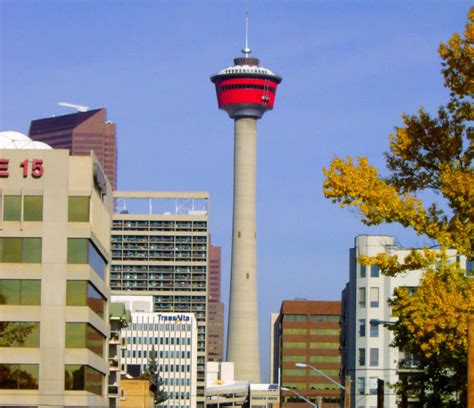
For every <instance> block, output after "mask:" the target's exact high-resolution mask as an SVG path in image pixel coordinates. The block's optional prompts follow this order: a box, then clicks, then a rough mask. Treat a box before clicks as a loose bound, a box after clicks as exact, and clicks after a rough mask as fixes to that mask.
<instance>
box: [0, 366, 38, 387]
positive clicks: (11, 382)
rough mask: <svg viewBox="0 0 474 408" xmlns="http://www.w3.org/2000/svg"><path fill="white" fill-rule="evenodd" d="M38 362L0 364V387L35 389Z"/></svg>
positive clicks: (36, 385)
mask: <svg viewBox="0 0 474 408" xmlns="http://www.w3.org/2000/svg"><path fill="white" fill-rule="evenodd" d="M38 377H39V365H38V364H0V389H2V390H37V389H38Z"/></svg>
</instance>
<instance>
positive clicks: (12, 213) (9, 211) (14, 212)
mask: <svg viewBox="0 0 474 408" xmlns="http://www.w3.org/2000/svg"><path fill="white" fill-rule="evenodd" d="M20 219H21V196H12V195H6V196H4V197H3V220H4V221H20Z"/></svg>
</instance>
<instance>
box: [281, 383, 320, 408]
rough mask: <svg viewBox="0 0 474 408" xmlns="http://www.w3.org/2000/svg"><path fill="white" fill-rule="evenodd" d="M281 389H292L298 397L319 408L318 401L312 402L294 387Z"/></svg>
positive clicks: (282, 388)
mask: <svg viewBox="0 0 474 408" xmlns="http://www.w3.org/2000/svg"><path fill="white" fill-rule="evenodd" d="M280 390H282V391H291V392H292V393H293V394H295V395H296V396H297V397H298V398H301V399H302V400H303V401H305V402H307V403H308V404H309V405H311V406H312V407H315V408H319V405H318V404H317V403H316V404H315V403H313V402H311V401H310V400H309V399H308V398H306V397H305V396H304V395H301V394H300V393H299V392H297V391H295V390H294V389H293V388H286V387H280Z"/></svg>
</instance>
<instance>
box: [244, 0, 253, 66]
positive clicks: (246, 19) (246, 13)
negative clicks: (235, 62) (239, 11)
mask: <svg viewBox="0 0 474 408" xmlns="http://www.w3.org/2000/svg"><path fill="white" fill-rule="evenodd" d="M245 8H246V9H247V6H246V7H245ZM242 52H243V53H244V55H245V58H248V57H249V54H250V53H251V52H252V50H251V49H250V48H249V12H248V10H245V48H242Z"/></svg>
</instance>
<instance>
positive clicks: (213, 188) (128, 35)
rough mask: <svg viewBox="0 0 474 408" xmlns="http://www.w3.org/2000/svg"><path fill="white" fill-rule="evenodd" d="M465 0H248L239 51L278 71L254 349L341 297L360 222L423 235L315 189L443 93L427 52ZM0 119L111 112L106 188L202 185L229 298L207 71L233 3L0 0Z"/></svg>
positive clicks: (226, 164) (227, 194)
mask: <svg viewBox="0 0 474 408" xmlns="http://www.w3.org/2000/svg"><path fill="white" fill-rule="evenodd" d="M469 4H470V3H469V2H461V1H459V2H458V1H449V2H442V1H398V2H395V1H356V0H354V1H309V0H308V1H302V0H299V1H290V0H287V1H248V9H249V14H250V17H249V18H250V23H249V24H250V28H249V39H250V47H251V48H252V50H253V54H252V55H253V56H257V57H259V58H260V59H261V62H262V64H263V65H264V66H266V67H268V68H270V69H272V70H273V71H275V72H277V73H278V74H280V75H281V76H283V82H282V84H281V85H280V87H279V90H278V94H277V101H276V106H275V109H274V110H273V111H272V112H269V113H267V114H266V115H265V116H264V118H263V119H262V120H261V121H259V123H258V178H257V182H258V187H257V188H258V204H257V207H258V208H257V210H258V237H259V238H258V270H259V272H258V273H259V297H260V301H259V304H260V310H259V318H260V336H261V341H260V349H261V354H262V370H263V373H264V376H263V380H265V381H266V380H267V379H268V378H267V376H268V361H269V359H268V354H269V338H268V335H269V334H268V333H269V319H270V313H271V312H273V311H278V310H279V307H280V304H281V301H282V300H284V299H293V298H295V297H300V298H307V299H317V300H339V298H340V292H341V290H342V289H343V287H344V284H345V282H346V281H347V279H348V249H349V248H350V247H351V246H352V245H353V239H354V237H355V236H356V235H358V234H391V235H395V236H396V237H397V238H398V240H399V242H400V244H402V245H404V246H419V245H422V244H424V243H425V241H424V239H423V238H421V237H416V236H415V235H414V234H413V233H410V232H409V231H406V230H403V229H402V228H399V227H396V226H392V225H382V226H377V227H371V228H368V227H365V226H363V225H361V224H360V221H359V217H358V215H357V214H356V213H354V212H350V211H348V210H341V209H339V208H338V207H337V206H335V205H332V204H331V203H330V202H329V201H327V200H325V199H324V197H323V195H322V180H323V176H322V168H323V167H325V166H327V165H328V164H329V162H330V161H331V159H332V158H334V157H335V156H347V155H353V156H368V157H369V158H370V161H371V162H372V163H373V164H376V165H377V166H380V167H383V163H384V162H383V151H384V150H386V149H387V147H388V134H389V133H390V132H391V131H393V129H394V126H397V125H400V124H401V119H400V115H401V113H402V112H407V113H414V112H415V111H416V110H417V109H418V108H419V107H420V106H422V105H423V106H425V107H426V108H427V109H428V110H429V111H435V110H436V108H437V106H438V105H439V104H440V103H443V102H444V101H446V99H447V96H448V93H447V91H446V90H445V89H444V88H443V82H442V76H441V75H440V61H439V57H438V55H437V48H438V45H439V43H440V41H443V40H446V39H447V38H448V37H449V36H450V35H451V33H453V32H454V31H458V32H459V31H462V30H463V28H464V24H465V22H466V14H467V11H468V8H469ZM0 7H1V9H0V10H1V38H0V41H1V42H0V46H1V50H0V52H1V55H0V56H1V66H0V68H1V71H0V75H1V76H0V86H1V88H0V130H17V131H21V132H24V133H26V132H27V130H28V126H29V122H30V120H31V119H35V118H41V117H47V116H51V115H59V114H65V113H70V111H69V110H67V109H64V108H61V107H59V106H57V102H60V101H67V102H73V103H78V104H84V105H87V106H90V107H101V106H105V107H107V109H108V112H109V119H110V120H112V121H113V122H115V123H117V127H118V140H119V189H121V190H171V191H208V192H209V193H210V195H211V215H210V217H211V232H212V236H213V242H214V243H215V244H216V245H221V246H222V247H223V277H224V288H223V289H224V295H223V298H224V299H223V300H224V302H226V303H227V296H228V282H229V265H230V239H231V221H232V160H233V124H232V121H231V120H230V119H229V118H228V117H227V115H226V114H225V113H224V112H223V111H219V110H218V109H217V105H216V100H215V99H216V98H215V92H214V89H213V86H212V84H211V82H210V80H209V77H210V75H212V74H213V73H215V72H217V71H218V70H220V69H222V68H224V67H225V66H228V65H231V63H232V59H233V58H234V57H236V56H239V54H240V49H241V48H242V46H243V42H244V19H243V16H244V12H245V2H244V1H243V0H242V1H232V2H231V1H217V0H215V1H193V2H191V1H131V0H130V1H98V0H96V1H91V0H90V1H85V0H82V1H66V0H63V1H60V0H56V1H49V0H44V1H41V2H39V1H21V0H18V1H5V0H3V1H0Z"/></svg>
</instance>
